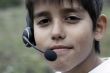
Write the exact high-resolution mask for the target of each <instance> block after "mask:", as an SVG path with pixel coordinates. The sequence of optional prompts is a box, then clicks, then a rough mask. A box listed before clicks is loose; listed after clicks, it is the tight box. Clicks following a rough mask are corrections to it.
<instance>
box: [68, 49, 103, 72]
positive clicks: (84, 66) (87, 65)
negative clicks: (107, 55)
mask: <svg viewBox="0 0 110 73" xmlns="http://www.w3.org/2000/svg"><path fill="white" fill-rule="evenodd" d="M100 63H102V61H101V60H100V58H99V57H98V56H97V55H96V53H95V51H92V52H91V53H90V55H89V56H88V57H87V58H86V59H85V60H84V61H83V62H82V63H81V64H80V65H78V66H77V67H75V68H74V69H72V70H71V71H68V72H66V73H88V72H89V71H91V70H92V69H93V68H95V67H96V66H98V65H99V64H100Z"/></svg>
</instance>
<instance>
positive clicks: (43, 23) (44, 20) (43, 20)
mask: <svg viewBox="0 0 110 73" xmlns="http://www.w3.org/2000/svg"><path fill="white" fill-rule="evenodd" d="M49 24H50V19H49V18H41V19H40V20H39V21H38V22H37V25H39V26H40V27H46V26H48V25H49Z"/></svg>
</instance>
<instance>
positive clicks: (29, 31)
mask: <svg viewBox="0 0 110 73" xmlns="http://www.w3.org/2000/svg"><path fill="white" fill-rule="evenodd" d="M26 22H27V26H26V28H25V29H24V32H23V35H22V39H23V42H24V44H25V45H26V47H31V45H29V43H28V42H27V41H26V40H25V39H24V38H23V36H25V37H26V38H27V39H28V40H29V41H30V42H31V43H32V44H33V45H36V44H35V40H34V31H33V28H32V25H33V24H32V21H31V19H30V17H29V15H27V17H26Z"/></svg>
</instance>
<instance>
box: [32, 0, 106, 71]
mask: <svg viewBox="0 0 110 73" xmlns="http://www.w3.org/2000/svg"><path fill="white" fill-rule="evenodd" d="M42 13H43V14H42ZM34 16H35V18H34V37H35V41H36V44H37V47H38V48H40V49H41V50H43V51H45V50H47V48H51V47H53V46H56V45H57V46H58V45H63V46H69V47H71V49H68V48H60V49H59V50H53V51H55V52H56V53H57V56H58V58H57V60H56V61H53V62H50V61H47V62H48V64H49V65H50V67H51V68H53V70H55V71H61V72H63V73H88V72H89V71H90V70H92V69H93V68H94V67H96V66H97V65H99V64H100V63H101V62H102V61H101V60H100V59H99V57H98V56H97V54H96V53H95V51H94V45H93V41H94V39H96V40H98V41H99V40H100V39H101V38H102V36H103V33H104V32H105V29H106V17H105V16H104V15H101V16H100V17H99V19H98V21H97V25H98V26H97V28H96V31H94V32H93V29H92V28H93V23H92V20H91V18H90V16H89V14H88V12H87V11H86V10H85V9H84V8H82V6H81V5H80V4H78V3H77V2H76V1H74V3H73V7H72V8H71V6H70V4H69V3H68V2H66V1H64V5H63V6H58V5H55V4H47V3H44V2H40V3H39V4H37V5H35V6H34ZM62 49H63V50H62Z"/></svg>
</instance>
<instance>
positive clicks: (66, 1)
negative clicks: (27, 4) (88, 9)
mask: <svg viewBox="0 0 110 73" xmlns="http://www.w3.org/2000/svg"><path fill="white" fill-rule="evenodd" d="M33 3H34V9H36V8H38V7H40V6H45V5H46V6H49V7H53V6H54V7H58V8H76V9H79V8H82V6H81V4H80V1H79V0H34V2H33Z"/></svg>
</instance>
